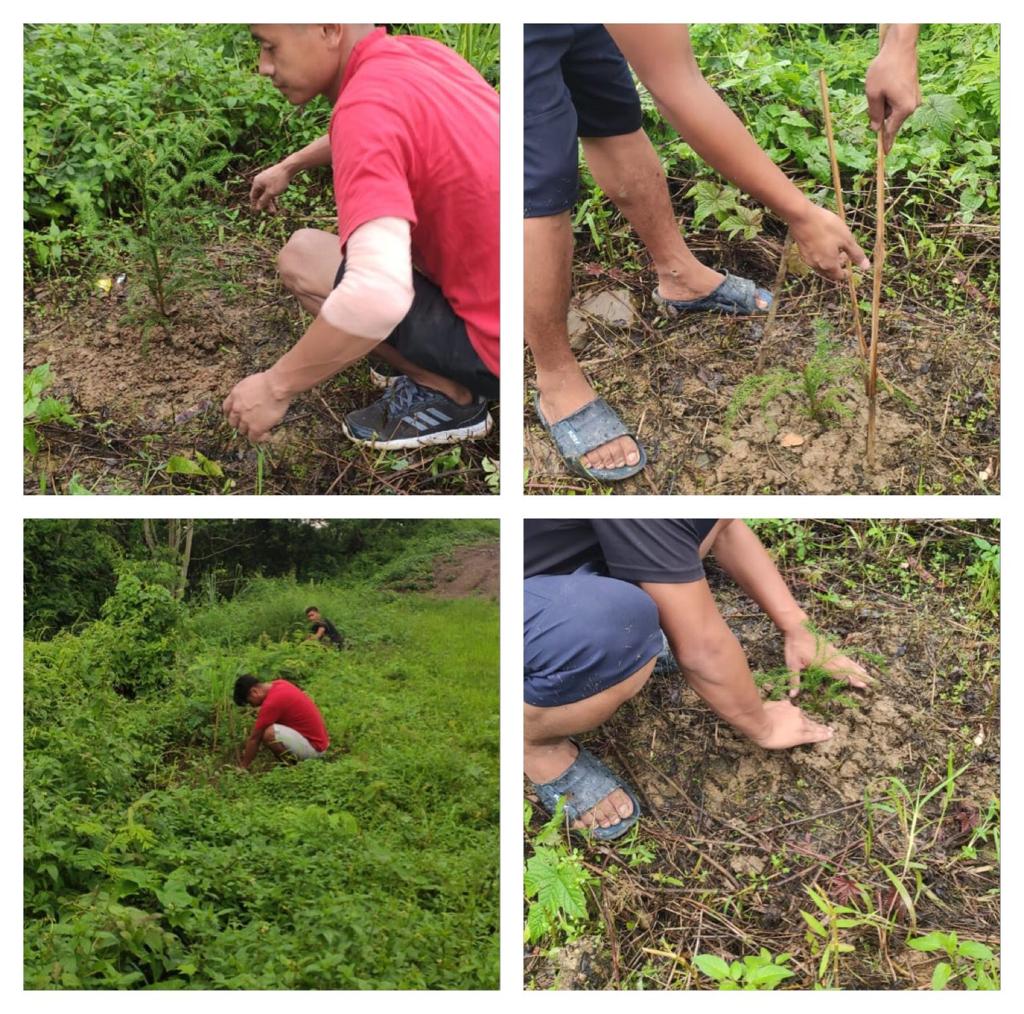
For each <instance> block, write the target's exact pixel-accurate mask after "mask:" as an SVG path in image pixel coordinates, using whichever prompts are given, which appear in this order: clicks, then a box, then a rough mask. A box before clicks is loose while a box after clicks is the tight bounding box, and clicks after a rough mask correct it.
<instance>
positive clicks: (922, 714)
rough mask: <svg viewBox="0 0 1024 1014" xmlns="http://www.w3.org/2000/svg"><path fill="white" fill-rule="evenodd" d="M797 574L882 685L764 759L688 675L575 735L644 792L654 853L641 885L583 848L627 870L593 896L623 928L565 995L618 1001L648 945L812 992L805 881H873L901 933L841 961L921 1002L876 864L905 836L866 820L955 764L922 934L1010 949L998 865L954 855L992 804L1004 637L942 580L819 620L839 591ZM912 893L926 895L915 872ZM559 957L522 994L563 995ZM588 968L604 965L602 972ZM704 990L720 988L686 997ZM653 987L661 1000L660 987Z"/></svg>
mask: <svg viewBox="0 0 1024 1014" xmlns="http://www.w3.org/2000/svg"><path fill="white" fill-rule="evenodd" d="M787 578H788V582H789V583H790V586H791V587H793V588H794V590H795V593H796V595H797V598H798V599H799V600H800V601H801V602H802V603H804V605H805V607H807V608H808V609H809V611H810V612H811V615H812V619H813V621H814V622H815V624H816V626H818V627H819V628H820V629H823V630H826V631H828V632H830V633H831V634H834V635H836V636H837V638H838V644H839V645H840V646H841V647H842V648H843V649H844V650H847V651H849V650H854V651H855V650H857V649H861V650H869V651H871V652H874V653H877V654H879V655H881V656H883V657H884V662H883V663H882V664H881V665H878V666H869V668H871V669H872V672H873V675H874V676H875V677H876V682H875V684H874V686H873V687H872V688H871V689H870V690H868V691H851V692H850V693H851V695H853V696H854V697H855V700H854V706H852V707H846V706H843V705H841V704H837V703H832V704H830V705H826V710H825V712H824V715H823V720H825V721H827V722H828V723H829V724H830V725H831V726H832V727H833V729H834V730H835V735H834V738H833V739H831V740H830V741H827V742H825V743H823V744H819V745H816V746H813V747H811V746H809V747H800V748H797V749H795V750H787V751H777V752H776V751H766V750H762V749H759V748H758V747H756V746H754V745H752V744H751V743H750V742H749V741H747V740H746V739H744V738H742V737H741V736H739V735H738V734H736V733H735V732H733V731H732V730H731V729H730V727H729V726H727V725H726V724H725V723H723V722H722V721H720V720H719V719H718V718H717V717H716V716H715V715H714V713H712V712H711V711H710V710H709V709H708V708H707V706H706V705H704V704H703V702H701V701H700V700H699V699H698V698H697V697H696V695H695V694H694V693H693V692H692V691H691V690H690V689H689V688H688V687H687V686H686V684H685V682H684V680H683V678H682V676H681V675H680V674H678V673H672V674H667V675H658V676H655V677H653V678H652V679H651V680H650V681H649V683H648V684H647V686H646V687H645V688H644V690H643V691H642V692H641V693H640V694H638V695H637V696H636V697H635V698H633V699H632V700H631V701H629V702H628V703H627V704H626V705H624V706H623V707H622V708H621V709H620V710H619V712H618V713H617V714H616V715H615V716H614V717H613V718H612V719H611V720H610V721H609V722H607V723H606V724H605V725H604V726H602V727H601V728H600V729H599V730H598V731H596V732H595V733H592V734H591V735H589V736H587V737H582V740H583V742H585V743H586V744H587V746H588V747H589V748H590V749H591V750H592V751H593V752H595V753H596V754H597V755H598V756H600V757H602V758H603V759H604V760H605V761H606V762H607V763H608V764H609V765H610V766H611V767H613V768H614V769H616V770H617V771H618V772H619V773H620V774H621V775H623V776H624V777H626V778H627V779H628V780H629V781H630V783H631V784H632V785H633V786H634V787H635V788H636V789H637V791H638V794H639V797H640V799H641V801H642V806H643V809H644V814H645V816H644V819H643V821H642V822H641V825H640V827H641V831H642V833H641V838H642V839H644V840H646V841H647V843H648V845H650V846H652V847H653V849H654V851H655V855H656V858H655V861H654V864H653V865H652V866H650V867H643V868H640V869H637V870H635V871H634V870H633V869H632V868H630V867H628V866H627V865H626V860H625V859H623V858H621V857H619V858H616V853H615V848H614V846H613V847H609V846H604V847H602V846H599V845H598V846H593V847H592V846H587V847H586V852H587V858H588V861H589V862H590V863H592V864H593V868H594V869H595V870H597V869H601V870H607V869H608V868H609V867H612V866H616V865H617V866H618V869H617V870H616V871H615V872H616V874H617V875H616V876H615V877H606V878H602V881H601V885H600V887H599V888H597V890H596V892H595V894H596V896H597V897H596V900H597V901H598V903H599V904H600V908H601V912H602V915H603V918H604V920H605V923H606V925H607V924H608V923H609V922H610V926H609V928H608V931H607V934H606V936H605V937H604V944H605V946H604V949H603V950H602V952H601V955H602V956H603V959H604V961H605V966H606V967H609V968H610V971H609V972H608V974H605V975H604V976H603V977H599V981H595V980H594V979H593V978H591V980H590V981H588V982H582V981H577V983H576V986H575V987H572V986H569V987H566V988H589V989H595V988H596V989H602V988H614V987H616V986H617V985H619V984H621V983H622V982H623V981H624V980H625V979H626V978H627V977H628V975H629V974H630V973H636V972H637V971H638V970H639V969H642V968H643V967H644V966H645V965H649V964H650V963H651V961H652V958H651V956H650V951H645V950H644V948H648V949H653V950H654V951H656V952H661V953H664V952H668V951H671V952H672V953H675V954H681V955H684V956H689V955H693V954H697V953H708V952H709V953H714V954H719V955H722V956H724V957H726V958H727V959H729V958H741V957H742V956H743V955H745V954H756V953H757V951H758V948H759V947H766V948H768V949H769V950H771V951H772V953H773V954H777V953H780V952H783V951H787V952H791V953H793V954H795V955H797V957H796V958H795V960H794V971H796V972H797V978H795V979H794V980H792V982H791V983H790V984H788V987H787V988H789V987H794V988H796V987H797V985H798V984H799V988H810V987H811V986H812V985H813V983H814V982H815V981H816V980H815V978H814V976H815V972H816V965H817V962H816V961H812V960H807V959H806V958H802V957H801V955H806V954H807V944H806V942H805V941H804V936H805V933H806V930H807V927H806V925H805V924H804V921H803V919H802V917H801V915H800V911H801V909H802V910H804V911H808V910H809V911H814V908H813V905H812V904H811V903H810V899H809V896H808V894H807V892H806V887H807V886H808V885H811V886H816V887H817V889H818V890H822V891H824V892H825V893H826V894H828V895H829V896H831V897H832V898H833V900H836V899H837V898H839V899H841V898H842V890H843V889H844V886H851V887H852V885H855V884H863V885H867V887H868V890H869V891H870V892H871V893H872V894H873V902H874V904H875V906H876V908H877V909H878V910H880V911H881V910H882V909H885V910H887V911H892V912H894V914H895V916H896V919H897V923H898V924H899V927H900V930H899V933H896V932H894V933H893V934H892V937H891V943H890V951H891V952H890V953H889V954H888V955H887V956H885V957H884V958H883V955H882V954H881V953H879V947H878V941H877V936H876V935H875V934H874V932H873V931H864V930H860V931H857V932H854V931H851V933H850V935H849V937H848V939H849V941H850V942H852V943H854V944H855V951H854V953H852V954H849V955H846V956H845V957H844V963H843V969H844V972H843V976H844V977H843V980H842V983H841V984H842V985H843V986H844V987H845V988H889V989H891V988H909V987H913V986H915V985H916V986H918V987H921V988H925V987H926V985H927V981H928V977H929V976H930V967H929V968H926V969H924V971H921V970H920V966H921V961H920V958H921V955H919V954H916V953H915V952H911V951H908V950H907V949H906V948H905V947H904V946H903V944H902V941H903V939H904V935H905V934H906V933H908V932H909V931H910V923H911V920H910V917H909V914H908V913H907V912H906V911H897V910H898V909H900V908H901V905H902V903H901V902H900V901H899V899H898V896H897V895H896V893H895V891H894V890H893V888H892V887H891V885H890V884H889V882H888V881H887V880H886V878H885V877H884V876H883V875H880V873H881V871H880V868H879V865H878V864H879V863H886V864H888V865H889V866H890V868H893V869H897V870H898V869H900V865H901V863H902V862H903V861H904V859H905V857H906V856H907V840H908V839H907V834H906V832H905V830H903V829H901V826H900V821H899V819H898V816H897V815H896V814H895V813H894V812H893V810H892V809H891V807H890V808H889V810H888V811H886V810H884V809H875V810H874V815H873V823H872V824H869V819H868V809H867V807H866V804H865V800H866V799H867V800H874V801H876V802H878V803H880V804H881V805H882V806H883V807H885V806H889V803H890V802H891V800H889V799H888V798H887V796H888V793H889V791H890V789H891V788H892V787H893V786H894V785H895V784H896V782H894V781H893V779H899V780H900V781H901V782H902V783H903V784H904V785H905V786H906V787H907V789H908V791H909V792H910V793H911V795H913V794H915V793H916V792H917V790H918V788H919V786H923V787H924V789H925V790H930V789H932V788H934V787H935V786H936V785H938V784H939V783H941V782H942V781H943V779H944V778H945V777H946V774H947V763H949V762H950V757H952V763H953V764H954V766H955V767H956V768H959V767H961V766H962V765H964V764H966V765H968V766H967V769H966V770H965V771H964V772H963V773H962V774H961V775H960V776H959V777H958V778H957V779H956V783H955V790H954V792H953V794H952V797H951V798H950V799H948V800H947V804H948V805H947V806H946V809H945V810H943V809H942V806H943V798H944V794H943V793H938V794H937V795H936V796H935V797H934V798H933V799H932V800H931V801H929V803H928V804H926V805H925V806H924V807H923V814H922V818H921V826H920V828H919V830H918V834H917V837H916V841H915V845H914V847H913V849H912V850H911V852H910V855H911V856H912V858H913V860H914V861H915V862H919V863H920V864H921V865H920V867H919V869H920V871H921V874H920V875H921V877H922V882H923V884H924V887H925V888H927V891H926V892H925V893H922V894H921V896H920V897H919V898H918V901H917V905H916V919H917V925H918V926H919V927H921V932H927V931H928V930H930V929H941V930H943V931H947V932H948V931H949V930H955V931H956V932H957V933H958V934H959V935H960V938H961V939H974V940H981V941H984V942H986V943H988V944H989V946H991V947H993V949H996V950H998V940H999V916H998V901H997V895H998V884H999V880H998V877H999V874H998V857H996V858H995V860H994V861H993V859H992V857H991V856H990V855H987V854H986V855H985V856H984V857H982V856H980V855H979V858H978V859H977V860H976V861H975V862H969V861H968V862H965V861H963V860H962V859H961V858H960V857H959V851H960V849H961V847H962V846H963V845H964V844H965V843H966V842H967V840H968V838H969V833H968V832H969V829H970V828H971V827H974V826H976V824H977V821H978V815H979V814H984V813H985V812H986V810H987V808H988V806H989V803H990V801H991V800H993V799H998V797H999V784H1000V782H999V757H1000V727H999V714H998V710H999V709H998V700H999V698H998V675H997V674H996V673H994V672H993V669H996V671H997V667H998V638H997V636H996V635H995V634H992V636H979V633H978V630H977V629H976V628H974V627H970V626H967V625H965V624H964V623H963V622H962V619H961V618H962V616H963V612H962V608H961V607H960V606H959V605H958V604H957V603H956V602H955V600H954V596H953V595H952V594H951V591H950V589H946V588H943V587H939V584H940V583H939V582H936V583H935V585H928V584H927V583H926V586H924V587H922V588H921V590H920V593H919V594H915V595H914V596H913V598H912V599H911V600H909V601H904V600H902V599H900V598H898V597H897V596H896V595H894V594H891V589H892V583H891V580H890V582H889V583H888V584H887V582H886V581H885V580H884V579H880V580H879V581H878V584H877V586H876V587H861V588H859V589H855V590H853V591H851V592H850V593H849V596H848V601H847V602H846V603H845V605H844V606H843V607H838V606H825V605H819V606H818V607H817V608H815V607H814V606H811V605H810V604H809V602H812V601H813V600H814V598H815V596H816V593H824V592H825V591H827V590H829V589H831V588H834V587H835V583H834V579H831V578H830V577H829V575H828V574H827V572H826V573H823V572H822V571H821V570H817V571H816V570H815V569H814V568H813V567H812V568H810V569H809V568H807V567H801V568H799V569H798V570H796V571H794V572H793V573H792V574H790V575H787ZM709 581H710V582H711V584H712V588H713V591H714V594H715V598H716V600H717V602H718V603H719V606H720V608H721V609H722V613H723V615H724V616H725V618H726V620H727V622H728V623H729V625H730V627H731V628H732V630H733V631H734V632H735V633H736V635H737V637H738V638H739V640H740V642H741V643H742V645H743V648H744V650H745V651H746V653H747V656H748V659H749V661H750V665H751V668H752V669H753V670H755V671H761V672H770V671H771V670H773V669H776V668H778V667H779V666H782V665H783V664H784V663H783V658H782V643H781V639H780V638H779V636H778V633H777V631H776V630H775V629H774V627H773V626H772V625H771V623H770V621H768V620H767V619H766V618H765V617H764V616H763V614H761V613H760V612H759V611H757V610H756V607H754V606H753V605H752V603H750V602H749V600H747V599H746V598H745V597H744V596H743V594H742V593H741V592H739V591H738V590H737V589H736V587H735V585H734V584H733V583H732V582H731V580H729V579H727V578H725V577H723V576H722V575H720V574H719V573H718V572H716V571H715V570H714V568H713V566H712V567H711V568H709ZM965 685H966V687H967V689H964V686H965ZM809 704H810V702H809V701H807V700H806V699H805V701H804V706H805V707H807V706H808V705H809ZM539 825H540V818H539V816H538V817H535V826H537V827H539ZM577 844H578V843H577ZM665 877H671V878H673V879H672V880H670V881H666V880H665V879H664V878H665ZM904 882H905V884H906V885H907V886H908V887H909V889H910V891H911V893H914V885H913V875H908V876H907V877H906V878H904ZM669 884H672V885H675V886H667V885H669ZM861 907H862V908H863V907H864V906H863V905H862V906H861ZM561 961H562V959H561V957H560V956H559V954H558V953H556V954H554V955H550V954H549V955H545V954H544V953H543V952H542V951H540V950H535V951H530V952H528V954H527V960H526V973H527V981H528V982H529V983H531V984H532V985H533V986H535V987H537V988H548V987H550V986H552V985H554V984H556V983H559V982H561V981H562V978H563V976H562V971H561ZM802 961H803V964H801V962H802ZM931 963H932V964H934V959H932V960H931ZM591 967H600V962H599V961H598V959H597V958H592V960H591ZM915 969H917V970H916V971H915ZM686 974H687V973H686V972H685V970H684V969H683V968H679V967H676V968H673V963H672V962H671V961H669V962H667V963H665V964H664V967H659V970H658V976H657V978H658V980H659V982H660V985H661V986H664V985H665V984H666V983H671V982H672V981H673V979H674V978H675V977H676V976H678V978H679V980H682V979H683V978H685V976H686ZM696 985H702V986H703V988H709V987H708V984H707V983H706V982H704V983H701V982H699V981H693V980H689V981H687V983H686V987H687V988H692V987H693V986H696ZM681 986H682V982H681V981H676V988H681ZM645 988H659V987H658V986H654V985H653V984H652V982H651V980H649V979H648V980H646V985H645Z"/></svg>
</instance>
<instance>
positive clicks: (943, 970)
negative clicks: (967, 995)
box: [907, 932, 999, 990]
mask: <svg viewBox="0 0 1024 1014" xmlns="http://www.w3.org/2000/svg"><path fill="white" fill-rule="evenodd" d="M907 946H908V947H913V948H914V950H915V951H924V952H926V953H932V952H936V953H939V954H945V955H946V958H947V959H948V960H946V961H940V962H939V963H938V964H937V965H936V966H935V969H934V970H933V972H932V989H935V990H939V989H945V988H946V986H947V985H948V984H949V983H950V982H955V981H957V980H959V981H960V983H961V984H962V985H963V988H964V989H967V990H982V989H984V990H988V989H993V990H995V989H999V959H998V958H997V957H996V956H995V954H993V953H992V949H991V948H990V947H988V946H986V945H985V944H983V943H979V942H978V941H977V940H960V939H959V938H958V937H957V935H956V933H939V932H933V933H928V934H926V935H925V936H923V937H917V938H916V939H914V940H908V941H907Z"/></svg>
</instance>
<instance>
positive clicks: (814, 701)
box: [754, 665, 860, 715]
mask: <svg viewBox="0 0 1024 1014" xmlns="http://www.w3.org/2000/svg"><path fill="white" fill-rule="evenodd" d="M789 677H790V672H789V670H788V669H787V668H786V667H785V666H779V667H778V668H777V669H770V670H768V671H767V672H756V673H754V682H755V683H757V685H758V686H759V687H762V688H763V689H764V690H765V691H767V693H768V699H769V700H772V701H781V700H783V699H784V698H785V697H787V696H788V694H789ZM848 691H849V685H848V684H847V683H846V681H845V680H839V679H836V678H835V676H833V675H832V674H831V673H830V672H828V671H827V670H826V669H823V668H822V667H821V666H820V665H809V666H808V667H807V668H806V669H804V670H803V672H801V673H800V697H799V702H800V707H801V708H803V709H804V711H810V712H813V713H814V714H816V715H827V714H828V713H829V712H831V711H832V710H833V709H835V708H859V707H860V702H859V701H858V700H857V699H856V698H855V697H853V696H851V695H850V694H849V693H848Z"/></svg>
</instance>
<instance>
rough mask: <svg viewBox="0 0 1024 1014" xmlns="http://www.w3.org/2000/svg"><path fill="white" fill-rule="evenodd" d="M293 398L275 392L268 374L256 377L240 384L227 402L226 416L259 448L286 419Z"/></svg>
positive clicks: (248, 378) (247, 378) (255, 375)
mask: <svg viewBox="0 0 1024 1014" xmlns="http://www.w3.org/2000/svg"><path fill="white" fill-rule="evenodd" d="M290 404H291V398H282V397H281V396H280V395H278V394H276V393H275V392H274V390H273V389H272V386H271V383H270V381H269V379H268V377H267V374H266V373H254V374H253V375H252V376H251V377H246V378H245V379H244V380H240V381H239V382H238V383H237V384H235V386H234V387H233V388H232V390H231V393H230V394H229V395H228V396H227V398H225V399H224V404H223V406H222V407H223V409H224V415H226V416H227V419H228V422H229V423H230V424H231V425H232V426H233V427H234V428H235V429H236V430H238V432H239V433H241V434H242V435H243V436H247V437H248V438H249V439H250V440H251V441H252V442H253V443H254V444H258V443H259V442H260V441H261V440H263V439H264V438H265V437H266V436H267V434H268V433H269V432H270V431H271V430H272V429H273V428H274V427H275V426H276V425H277V424H278V423H279V422H280V421H281V420H282V419H283V418H284V414H285V412H287V411H288V406H289V405H290Z"/></svg>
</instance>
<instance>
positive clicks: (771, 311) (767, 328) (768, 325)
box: [754, 229, 793, 373]
mask: <svg viewBox="0 0 1024 1014" xmlns="http://www.w3.org/2000/svg"><path fill="white" fill-rule="evenodd" d="M792 248H793V235H792V233H791V232H790V231H789V230H788V229H787V230H786V241H785V242H784V243H783V244H782V256H781V257H780V258H779V266H778V269H777V270H776V272H775V283H774V284H773V285H772V305H771V306H769V307H768V316H767V317H766V318H765V322H764V331H763V332H762V333H761V351H760V352H758V354H757V363H756V364H755V365H754V372H755V373H761V372H762V371H763V370H764V364H765V358H766V356H767V354H768V345H769V341H768V339H769V336H770V335H771V333H772V329H773V328H774V326H775V314H776V313H778V310H779V292H780V290H781V289H782V283H783V282H784V281H785V280H786V270H787V265H788V263H789V251H790V250H791V249H792Z"/></svg>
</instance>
